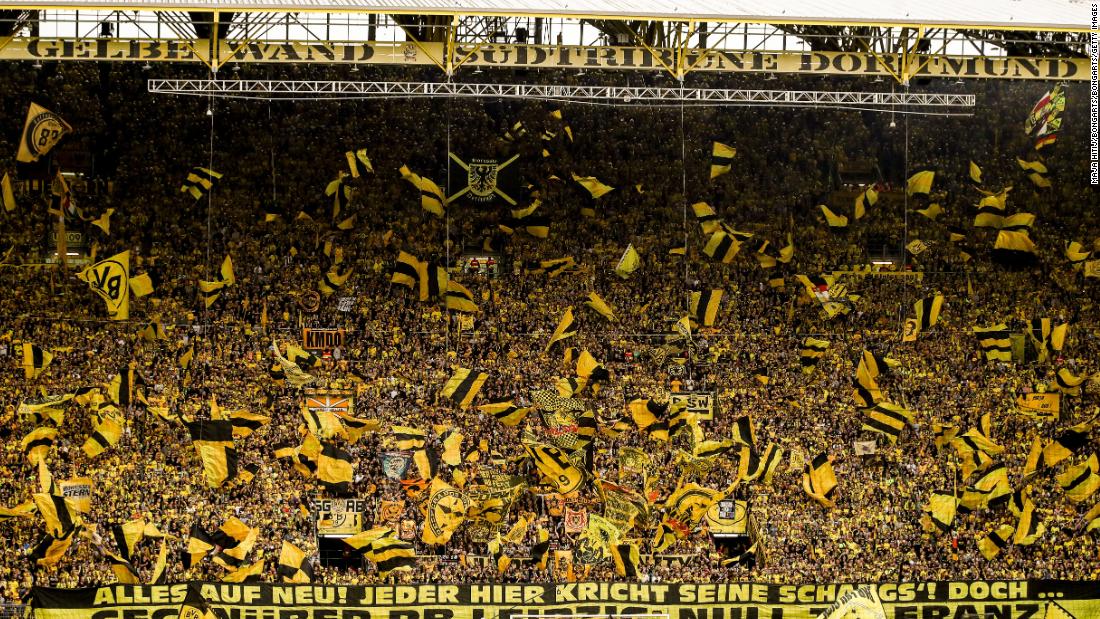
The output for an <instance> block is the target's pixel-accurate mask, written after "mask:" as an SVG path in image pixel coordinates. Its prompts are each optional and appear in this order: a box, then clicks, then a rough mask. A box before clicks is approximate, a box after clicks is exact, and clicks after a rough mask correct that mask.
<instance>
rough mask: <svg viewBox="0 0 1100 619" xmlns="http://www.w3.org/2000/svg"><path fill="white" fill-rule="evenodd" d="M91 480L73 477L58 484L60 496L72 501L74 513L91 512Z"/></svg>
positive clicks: (89, 478)
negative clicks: (74, 508)
mask: <svg viewBox="0 0 1100 619" xmlns="http://www.w3.org/2000/svg"><path fill="white" fill-rule="evenodd" d="M93 483H94V482H92V478H91V477H74V478H72V479H66V480H65V481H62V482H61V483H59V484H58V486H60V487H61V496H63V497H65V498H66V499H72V502H73V505H74V506H75V507H76V511H78V512H80V513H82V514H87V513H88V512H90V511H92V484H93Z"/></svg>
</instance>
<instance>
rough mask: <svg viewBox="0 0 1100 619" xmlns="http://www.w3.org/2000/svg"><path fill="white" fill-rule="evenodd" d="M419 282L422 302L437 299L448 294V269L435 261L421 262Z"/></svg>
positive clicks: (418, 274)
mask: <svg viewBox="0 0 1100 619" xmlns="http://www.w3.org/2000/svg"><path fill="white" fill-rule="evenodd" d="M418 267H419V270H418V272H417V280H418V282H419V284H420V286H419V293H420V300H421V301H427V300H428V299H435V298H437V297H439V296H440V295H444V294H446V292H447V284H448V282H449V281H450V276H449V275H448V274H447V269H445V268H443V266H442V265H440V264H436V262H435V261H428V262H421V263H419V265H418Z"/></svg>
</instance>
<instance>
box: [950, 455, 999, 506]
mask: <svg viewBox="0 0 1100 619" xmlns="http://www.w3.org/2000/svg"><path fill="white" fill-rule="evenodd" d="M1011 496H1012V486H1011V485H1010V484H1009V482H1008V470H1007V469H1006V468H1005V465H1004V464H995V465H993V466H991V467H990V468H989V469H987V470H986V471H984V472H982V474H981V475H979V476H978V477H977V478H976V479H975V480H974V482H973V483H972V484H971V485H969V486H967V487H966V488H964V489H963V492H962V496H961V497H959V509H961V510H963V511H975V510H978V509H985V508H987V507H996V506H998V505H1002V504H1004V503H1006V502H1008V500H1009V498H1010V497H1011Z"/></svg>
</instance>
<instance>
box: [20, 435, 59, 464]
mask: <svg viewBox="0 0 1100 619" xmlns="http://www.w3.org/2000/svg"><path fill="white" fill-rule="evenodd" d="M56 440H57V429H56V428H45V427H43V428H35V429H34V430H31V432H30V433H29V434H27V435H26V436H24V437H23V440H22V441H21V442H20V445H21V446H22V448H23V455H24V456H26V458H27V461H28V462H30V463H31V464H32V465H35V466H37V465H38V463H39V462H41V461H42V459H43V458H45V457H46V454H48V453H49V451H50V448H51V447H53V444H54V441H56Z"/></svg>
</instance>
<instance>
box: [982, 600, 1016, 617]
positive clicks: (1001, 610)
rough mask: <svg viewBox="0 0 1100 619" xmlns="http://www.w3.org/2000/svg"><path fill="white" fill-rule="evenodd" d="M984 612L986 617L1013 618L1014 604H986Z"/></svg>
mask: <svg viewBox="0 0 1100 619" xmlns="http://www.w3.org/2000/svg"><path fill="white" fill-rule="evenodd" d="M982 612H984V613H985V619H1012V604H986V605H985V606H984V607H982Z"/></svg>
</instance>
